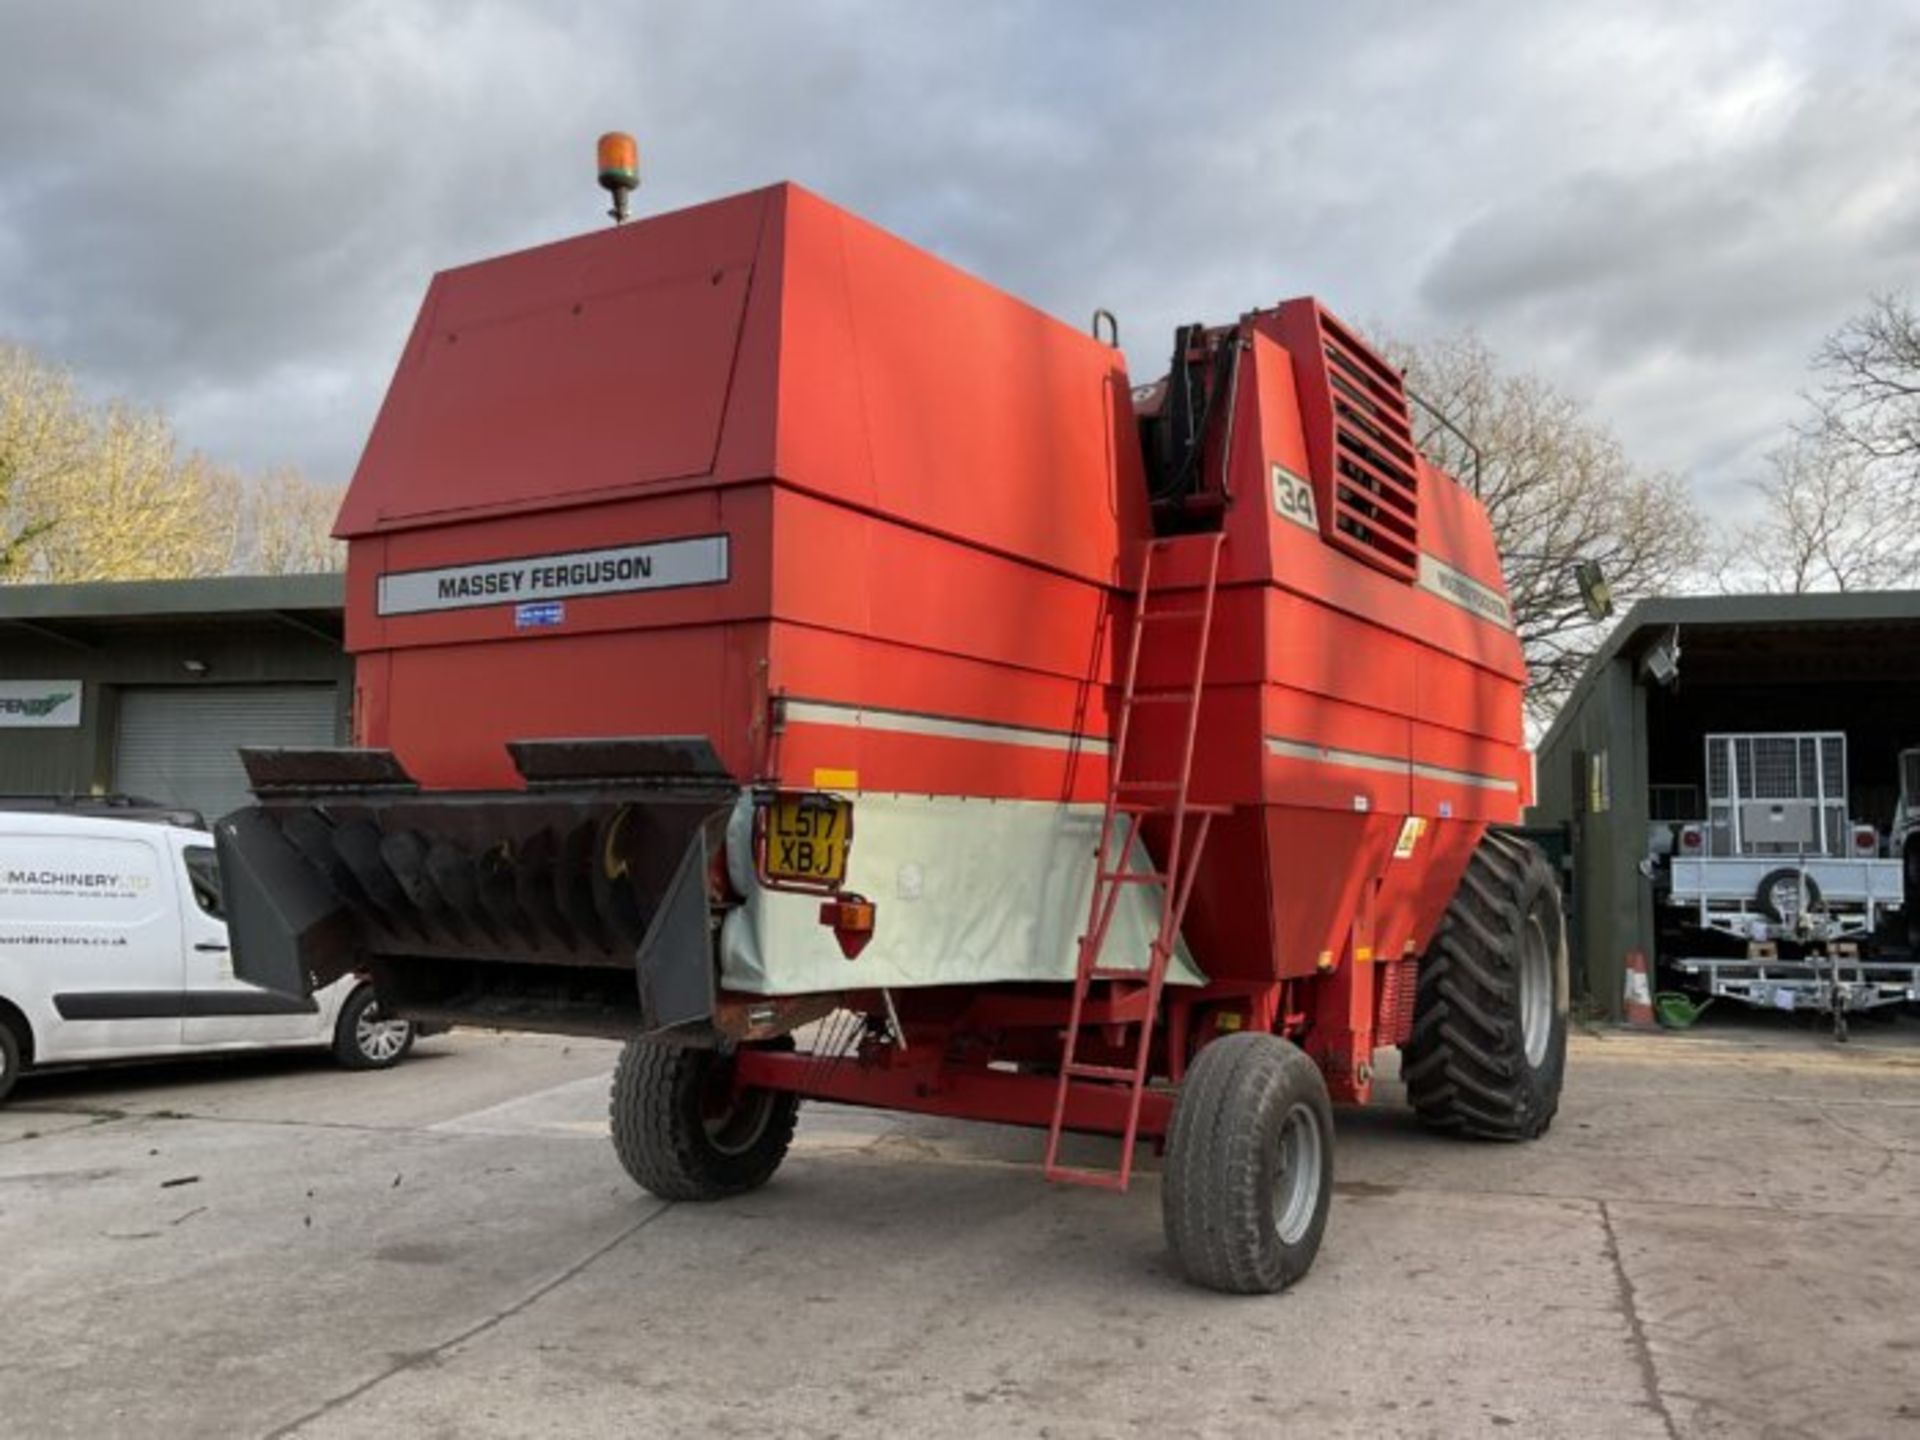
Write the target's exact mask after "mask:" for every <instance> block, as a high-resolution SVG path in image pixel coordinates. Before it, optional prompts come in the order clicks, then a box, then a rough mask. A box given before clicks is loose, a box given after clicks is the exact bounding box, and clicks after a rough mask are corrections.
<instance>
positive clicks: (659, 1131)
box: [609, 1035, 800, 1200]
mask: <svg viewBox="0 0 1920 1440" xmlns="http://www.w3.org/2000/svg"><path fill="white" fill-rule="evenodd" d="M792 1046H793V1041H792V1039H791V1038H786V1043H785V1046H784V1047H783V1048H786V1049H791V1048H792ZM609 1108H610V1112H611V1117H612V1121H613V1148H614V1151H615V1153H617V1154H618V1155H619V1156H620V1163H621V1164H622V1165H624V1166H625V1167H626V1169H627V1174H629V1175H631V1176H632V1177H633V1178H634V1179H635V1180H636V1181H638V1182H639V1183H640V1184H641V1185H643V1186H645V1187H646V1188H647V1189H648V1190H651V1191H652V1192H653V1193H654V1194H655V1195H658V1196H659V1197H660V1198H661V1199H662V1200H724V1199H725V1198H726V1197H727V1196H729V1195H739V1194H742V1193H744V1192H745V1191H748V1190H752V1189H754V1188H755V1187H757V1186H760V1185H764V1184H766V1182H767V1181H768V1179H769V1178H771V1177H772V1175H773V1172H774V1171H775V1170H778V1169H779V1168H780V1162H781V1161H782V1160H784V1159H785V1158H786V1155H787V1146H788V1145H789V1144H790V1143H791V1142H792V1140H793V1127H794V1122H795V1120H796V1119H797V1118H798V1116H799V1113H800V1097H799V1096H797V1095H791V1094H787V1093H785V1092H782V1091H776V1090H760V1089H750V1090H743V1091H740V1092H739V1093H737V1094H736V1093H735V1091H734V1087H733V1052H732V1051H730V1050H704V1049H693V1048H690V1047H686V1046H677V1045H667V1044H663V1043H661V1042H660V1041H658V1040H652V1039H649V1038H647V1037H646V1036H644V1035H642V1036H635V1037H634V1038H633V1039H631V1040H629V1041H628V1042H627V1048H626V1049H625V1050H623V1051H621V1052H620V1064H619V1065H618V1067H616V1068H615V1070H614V1072H613V1099H612V1102H611V1105H610V1107H609Z"/></svg>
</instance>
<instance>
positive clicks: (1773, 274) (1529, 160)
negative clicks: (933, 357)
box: [0, 0, 1920, 484]
mask: <svg viewBox="0 0 1920 1440" xmlns="http://www.w3.org/2000/svg"><path fill="white" fill-rule="evenodd" d="M1812 8H1819V7H1812ZM1808 9H1809V7H1804V6H1796V5H1791V4H1788V3H1786V0H1778V3H1775V0H1766V3H1762V4H1758V5H1752V4H1741V3H1735V0H1721V3H1718V4H1703V5H1701V6H1697V7H1691V8H1690V9H1689V10H1687V11H1686V12H1675V11H1674V10H1673V8H1672V7H1670V6H1662V5H1659V4H1655V3H1653V0H1626V3H1621V4H1618V5H1614V6H1610V7H1608V9H1607V11H1606V13H1605V16H1604V18H1603V19H1592V18H1587V19H1583V18H1581V17H1579V16H1576V15H1574V14H1572V13H1570V12H1565V11H1561V10H1559V9H1558V8H1557V7H1513V6H1508V5H1495V4H1491V3H1486V4H1480V3H1462V4H1457V5H1448V6H1445V7H1438V6H1434V7H1420V8H1418V9H1414V8H1410V7H1399V6H1389V5H1385V4H1376V3H1359V4H1355V5H1350V6H1343V7H1325V6H1311V5H1305V4H1294V5H1274V4H1268V3H1262V0H1227V3H1222V4H1219V5H1214V6H1207V7H1200V6H1187V7H1179V6H1165V5H1148V4H1103V5H1097V6H1096V5H1068V4H1049V3H1040V0H1028V3H976V4H971V5H968V6H965V7H958V6H953V7H948V6H934V5H905V4H892V3H861V0H835V3H818V4H810V5H804V6H802V5H779V6H775V5H754V4H746V3H709V4H703V5H699V6H685V5H678V4H675V5H668V4H649V5H643V6H639V7H626V6H621V7H615V6H590V5H586V4H544V5H539V6H533V5H512V4H505V3H493V4H486V3H482V4H454V3H432V0H386V3H376V0H353V3H344V4H329V5H326V6H316V5H310V4H301V3H291V0H287V3H279V4H271V3H262V4H244V5H243V4H233V3H215V0H207V3H189V0H174V3H169V4H167V5H164V6H161V5H143V4H136V3H131V0H129V3H125V4H113V5H109V4H103V3H85V4H75V3H68V4H61V5H52V4H42V5H37V4H21V5H14V6H9V7H6V8H5V9H0V334H5V335H8V336H12V337H16V338H19V339H23V340H26V341H28V342H29V343H31V344H34V345H36V346H39V347H41V348H43V349H45V350H48V351H50V352H51V353H53V354H55V355H57V356H58V357H60V358H61V359H63V360H65V361H66V362H68V363H70V364H72V365H73V366H75V367H76V368H77V369H78V370H79V371H80V372H81V374H82V375H83V377H84V378H85V379H86V380H87V382H88V383H89V384H90V385H91V386H93V387H95V388H96V389H99V390H101V391H112V392H120V393H126V394H129V395H131V396H132V397H134V398H136V399H140V400H143V401H146V402H149V403H153V404H157V405H161V406H163V407H164V408H166V409H167V410H169V411H170V412H171V413H172V414H174V415H175V417H176V418H177V420H178V422H179V425H180V428H181V431H182V433H183V434H184V435H185V436H186V438H187V439H188V440H189V442H191V443H193V444H195V445H197V446H200V447H202V448H204V449H206V450H208V451H209V452H211V453H214V454H216V455H218V456H221V457H223V458H231V459H234V460H237V461H240V462H242V463H246V464H249V465H265V464H270V463H276V462H293V463H298V464H301V465H303V466H305V467H306V468H308V469H309V470H310V471H312V472H313V473H315V474H318V475H321V476H325V477H328V478H337V477H344V475H345V474H346V473H347V471H348V470H349V469H350V467H351V465H352V462H353V460H354V458H355V456H356V454H357V452H358V449H359V446H360V444H361V442H362V440H363V439H364V436H365V433H366V429H367V427H368V425H369V424H370V423H371V419H372V415H373V412H374V409H375V407H376V406H377V404H378V401H379V397H380V395H381V393H382V390H383V389H384V386H385V382H386V378H387V375H388V372H389V371H390V369H391V365H392V362H393V359H394V356H395V355H396V353H397V352H398V349H399V347H400V344H401V342H402V340H403V339H404V336H405V333H406V328H407V326H408V324H409V323H410V321H411V318H412V314H413V310H414V307H415V306H416V304H417V303H418V298H419V295H420V292H421V290H422V289H423V287H424V285H425V282H426V279H427V277H428V275H429V274H430V273H431V272H432V271H434V270H436V269H441V268H445V267H446V266H449V265H453V264H459V263H463V262H465V261H468V260H471V259H475V258H478V257H480V256H484V255H486V254H490V253H495V252H497V251H499V250H502V249H507V248H513V247H517V246H521V245H527V244H534V243H539V242H542V241H545V240H549V239H553V238H556V237H558V236H561V235H565V234H569V233H574V232H577V231H579V230H583V229H586V228H589V227H591V226H594V225H596V224H599V223H602V222H601V220H600V217H599V211H600V209H601V204H600V199H599V196H598V194H597V192H596V191H595V190H594V189H593V186H592V181H591V171H590V146H591V142H592V137H593V136H594V135H595V134H596V133H598V131H600V130H602V129H606V128H611V127H614V126H619V127H622V128H630V129H633V130H634V131H636V132H637V133H638V134H639V136H640V140H641V145H642V151H643V162H642V163H643V169H644V170H645V172H646V181H645V184H644V185H643V189H642V192H641V196H640V204H641V208H642V209H643V210H662V209H669V208H673V207H675V206H678V205H682V204H689V203H693V202H696V201H699V200H702V199H706V198H710V197H712V196H715V195H720V194H725V193H729V192H731V191H735V190H739V189H743V188H746V187H748V186H752V185H758V184H764V183H767V182H769V181H773V180H778V179H782V178H793V179H797V180H800V181H801V182H803V183H806V184H808V185H810V186H812V187H813V188H815V189H817V190H819V191H821V192H822V193H823V194H825V195H827V196H828V197H829V198H832V199H835V200H838V201H840V202H841V203H843V204H846V205H849V206H850V207H851V208H853V209H856V210H858V211H860V212H861V213H863V214H865V215H867V216H869V217H870V218H872V219H873V220H875V221H876V222H878V223H880V224H883V225H886V226H888V227H889V228H892V229H895V230H898V231H900V232H901V233H903V234H905V235H906V236H907V237H908V238H910V239H912V240H914V241H916V242H918V243H920V244H923V245H926V246H928V247H930V248H932V249H934V250H936V251H938V252H939V253H941V254H943V255H945V256H946V257H948V258H949V259H952V260H954V261H955V262H957V263H959V264H962V265H964V266H966V267H967V268H969V269H971V270H973V271H975V272H976V273H978V274H981V275H983V276H984V277H986V278H988V279H990V280H992V281H993V282H995V283H997V284H1000V285H1002V286H1004V287H1006V288H1008V289H1010V290H1012V291H1014V292H1015V293H1017V294H1020V295H1022V296H1024V297H1026V298H1028V299H1030V300H1032V301H1034V302H1035V303H1036V304H1039V305H1041V306H1042V307H1043V308H1046V309H1048V310H1050V311H1052V312H1053V313H1055V314H1057V315H1060V316H1061V317H1062V318H1064V319H1066V320H1068V321H1070V322H1071V323H1075V324H1080V323H1083V322H1084V319H1085V317H1086V315H1087V314H1088V312H1089V311H1090V310H1091V309H1092V308H1093V307H1094V306H1095V305H1106V306H1110V307H1112V308H1114V309H1116V310H1118V311H1119V312H1120V314H1121V317H1122V322H1123V325H1124V338H1125V339H1126V341H1127V343H1128V347H1129V354H1130V357H1131V360H1132V363H1133V366H1134V368H1135V370H1136V372H1138V373H1140V374H1142V375H1144V374H1146V373H1149V372H1151V371H1154V370H1157V368H1158V367H1159V366H1160V364H1161V363H1162V362H1163V361H1164V358H1165V350H1166V348H1167V345H1168V343H1169V342H1170V339H1171V331H1172V327H1173V325H1174V324H1175V323H1177V322H1179V321H1182V320H1187V319H1196V318H1206V319H1218V318H1225V317H1228V316H1231V315H1233V314H1235V313H1238V312H1239V311H1240V310H1243V309H1245V308H1247V307H1248V306H1250V305H1253V304H1257V303H1264V302H1268V301H1272V300H1275V299H1278V298H1281V297H1282V296H1285V295H1289V294H1296V293H1301V292H1303V291H1313V292H1317V293H1320V294H1321V295H1322V296H1323V297H1324V298H1326V299H1328V300H1329V301H1330V302H1331V303H1333V304H1334V305H1335V306H1336V307H1337V308H1339V309H1341V310H1343V311H1344V312H1346V313H1348V314H1353V315H1362V316H1368V317H1378V318H1379V320H1380V321H1381V322H1382V323H1384V324H1385V325H1387V326H1389V327H1392V328H1394V329H1396V330H1399V331H1402V332H1403V333H1409V334H1416V335H1417V334H1419V333H1422V332H1424V331H1431V330H1434V329H1438V328H1443V327H1453V326H1457V325H1460V324H1468V323H1470V324H1474V325H1476V326H1478V327H1479V328H1480V329H1482V330H1483V331H1484V332H1485V333H1486V334H1487V335H1488V337H1489V339H1490V340H1492V341H1493V342H1494V343H1495V344H1496V346H1497V347H1498V348H1499V349H1500V350H1501V351H1502V353H1503V354H1504V355H1505V356H1506V357H1507V358H1508V359H1509V360H1510V361H1511V362H1512V363H1514V364H1516V365H1521V366H1529V367H1536V368H1541V369H1543V370H1545V371H1547V372H1548V373H1549V374H1550V375H1552V377H1553V378H1555V379H1556V380H1558V381H1559V382H1560V383H1562V384H1564V385H1566V386H1568V388H1570V389H1573V390H1574V391H1575V392H1576V393H1578V394H1581V395H1583V396H1587V397H1589V398H1591V399H1592V400H1593V401H1594V403H1596V404H1597V405H1599V406H1600V407H1601V408H1602V410H1603V411H1604V412H1605V413H1606V414H1608V415H1609V416H1610V417H1611V418H1612V419H1613V420H1614V421H1615V422H1616V423H1617V424H1618V426H1619V428H1620V429H1621V431H1622V433H1623V435H1624V436H1625V437H1626V439H1627V441H1628V443H1629V445H1630V446H1631V447H1633V448H1634V450H1635V451H1636V453H1642V454H1645V455H1647V456H1649V457H1650V458H1651V459H1653V460H1654V461H1655V462H1657V463H1660V464H1663V465H1671V466H1674V467H1676V468H1683V469H1688V470H1691V471H1694V472H1696V473H1698V474H1700V475H1701V476H1702V477H1703V479H1705V480H1706V481H1707V483H1710V484H1716V483H1724V480H1725V477H1726V476H1728V475H1731V474H1733V473H1735V472H1736V471H1737V470H1738V469H1739V467H1740V465H1741V464H1742V463H1743V462H1744V457H1747V456H1750V455H1751V454H1753V453H1755V451H1756V447H1762V448H1763V442H1764V439H1765V437H1766V435H1768V434H1770V433H1774V431H1775V430H1776V428H1777V426H1778V425H1779V424H1781V423H1782V418H1783V417H1784V416H1786V415H1787V414H1789V413H1790V411H1791V408H1792V404H1793V395H1794V390H1795V389H1796V387H1797V386H1798V384H1799V383H1800V382H1801V379H1802V377H1803V366H1804V358H1805V355H1806V352H1807V350H1808V349H1809V348H1810V347H1811V345H1812V344H1813V343H1814V342H1815V341H1817V339H1818V337H1819V335H1820V333H1822V332H1823V331H1824V330H1825V329H1826V328H1827V327H1829V326H1830V325H1831V324H1833V323H1836V322H1837V321H1838V320H1839V319H1840V318H1842V317H1843V316H1844V315H1845V313H1846V311H1847V310H1848V309H1849V308H1850V307H1851V305H1852V304H1854V303H1856V302H1857V300H1858V299H1859V298H1860V297H1861V296H1864V294H1865V293H1866V292H1867V291H1868V290H1869V289H1870V288H1873V286H1874V285H1876V284H1886V283H1892V282H1893V281H1896V280H1898V279H1899V278H1900V277H1901V276H1903V275H1910V274H1911V272H1912V269H1913V261H1914V259H1915V256H1916V242H1917V241H1920V212H1917V211H1916V210H1915V208H1914V202H1913V198H1912V197H1914V196H1915V195H1920V185H1915V184H1913V183H1911V182H1912V181H1913V179H1914V178H1915V177H1914V175H1913V173H1912V166H1913V164H1914V160H1913V159H1912V152H1913V147H1912V146H1911V145H1909V144H1906V143H1905V142H1904V139H1902V140H1900V141H1894V140H1893V137H1896V136H1907V135H1911V134H1913V133H1914V120H1915V118H1916V115H1915V112H1914V108H1913V105H1914V102H1913V101H1912V100H1911V99H1909V98H1908V97H1907V91H1908V88H1909V87H1907V86H1906V85H1905V78H1904V77H1905V75H1906V74H1907V73H1910V71H1911V69H1912V63H1911V60H1912V57H1911V55H1908V57H1907V58H1906V59H1905V60H1902V58H1901V47H1903V46H1906V47H1911V46H1913V44H1914V39H1913V24H1912V22H1911V20H1910V19H1909V18H1908V17H1907V16H1906V15H1905V14H1904V13H1903V10H1902V7H1900V6H1898V5H1895V4H1888V5H1885V6H1876V5H1871V4H1861V5H1856V6H1851V7H1845V9H1844V13H1843V14H1840V15H1839V16H1838V17H1837V18H1835V17H1831V16H1829V15H1827V14H1825V13H1823V14H1821V15H1813V16H1810V15H1809V14H1808V13H1807V11H1808ZM1755 77H1759V79H1760V80H1765V81H1767V84H1766V85H1757V81H1756V80H1755ZM1756 86H1757V88H1756ZM1769 86H1771V89H1769V88H1768V87H1769ZM1749 90H1753V92H1754V94H1755V96H1756V97H1757V98H1756V99H1755V101H1754V105H1753V112H1754V113H1753V114H1752V115H1746V114H1744V113H1743V111H1742V109H1741V106H1742V104H1743V103H1744V102H1743V100H1742V98H1741V97H1742V96H1744V95H1746V94H1747V92H1748V91H1749ZM1782 95H1785V96H1787V97H1788V98H1787V99H1784V100H1783V99H1781V98H1780V97H1781V96H1782ZM1716 97H1718V98H1716ZM1716 104H1718V105H1720V106H1721V107H1722V109H1724V111H1725V112H1726V113H1724V114H1722V113H1721V111H1720V110H1716V109H1714V108H1713V107H1714V105H1716ZM1783 106H1787V107H1790V108H1791V111H1792V116H1793V121H1792V123H1791V124H1783V123H1782V122H1781V121H1780V118H1779V117H1780V114H1781V113H1782V107H1783ZM1716 126H1719V127H1723V128H1722V130H1721V131H1719V132H1716V130H1715V127H1716ZM1901 127H1904V129H1903V128H1901ZM1903 186H1904V190H1903V189H1902V187H1903ZM1874 187H1880V188H1882V189H1884V190H1885V192H1886V198H1885V199H1884V200H1882V201H1881V202H1879V208H1878V209H1874V210H1873V211H1872V213H1870V214H1869V213H1866V212H1865V211H1864V210H1863V211H1862V212H1861V213H1859V214H1854V213H1852V212H1849V211H1848V210H1847V208H1846V207H1847V205H1848V203H1849V202H1850V200H1851V201H1852V202H1853V203H1854V204H1855V206H1856V208H1858V207H1859V205H1860V204H1861V202H1860V201H1859V200H1858V197H1859V196H1860V195H1862V194H1863V193H1865V192H1867V191H1869V190H1873V189H1874Z"/></svg>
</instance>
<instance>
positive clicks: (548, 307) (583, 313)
mask: <svg viewBox="0 0 1920 1440" xmlns="http://www.w3.org/2000/svg"><path fill="white" fill-rule="evenodd" d="M775 193H777V192H772V191H759V192H756V193H753V194H748V195H739V196H734V197H732V198H730V199H726V200H720V201H716V202H714V203H713V204H710V205H701V206H698V207H696V208H694V209H691V210H683V211H679V212H677V213H675V214H671V215H662V216H659V217H657V218H654V219H650V220H646V221H643V222H639V223H635V224H632V225H628V226H624V227H622V228H620V229H617V230H607V231H603V232H600V233H597V234H593V235H588V236H583V237H580V238H577V239H572V240H566V241H562V242H560V243H558V244H554V245H546V246H542V247H540V248H539V249H536V250H529V251H525V252H522V253H521V254H518V255H515V256H511V257H508V258H507V259H505V260H504V261H502V260H493V261H485V262H482V263H480V264H476V265H468V266H464V267H462V268H460V269H456V270H449V271H446V272H444V273H442V274H441V275H439V276H437V277H435V279H434V281H433V285H432V287H431V289H430V290H429V291H428V293H427V298H426V302H425V303H424V304H423V305H422V307H421V310H420V316H419V319H418V321H417V322H416V323H415V325H414V329H413V334H412V336H411V337H410V338H409V339H408V341H407V348H406V352H405V353H404V355H403V356H402V357H401V360H400V364H399V366H398V368H397V372H396V374H395V377H394V383H393V387H392V389H391V391H390V392H389V393H388V396H387V400H386V403H385V405H384V406H382V408H381V411H380V416H379V419H378V421H377V422H376V423H375V425H374V428H373V434H372V436H371V437H370V438H369V440H368V442H367V448H366V452H365V454H364V456H363V457H362V459H361V462H360V467H359V469H358V471H356V473H355V475H354V479H353V485H352V488H351V490H350V492H349V495H348V499H347V503H346V506H345V508H344V509H343V510H342V511H341V514H340V522H339V527H338V530H337V533H338V534H340V535H341V536H343V537H346V538H352V537H354V536H359V535H367V534H371V533H374V532H378V531H382V530H389V529H395V528H401V527H407V526H417V525H420V524H423V523H428V522H431V521H433V520H435V519H438V518H443V517H449V516H452V515H455V514H473V513H487V512H496V511H502V510H513V509H521V508H526V507H528V506H532V505H540V506H550V505H553V504H556V503H564V502H566V501H570V500H571V501H579V500H585V499H590V498H592V497H594V496H597V495H604V494H607V493H609V492H613V491H617V490H620V489H623V488H626V487H631V486H636V485H644V484H648V483H653V482H659V481H664V480H673V479H677V478H683V477H688V476H695V475H705V474H707V473H709V472H710V471H711V470H712V469H713V468H714V460H715V455H716V452H717V449H718V446H719V440H720V431H721V424H722V420H723V418H724V416H725V413H726V405H727V394H728V388H729V382H730V380H731V379H732V372H733V367H734V359H735V355H736V354H737V352H738V350H739V345H740V328H741V321H742V317H743V315H744V313H745V309H746V299H747V292H748V288H749V286H750V284H751V282H752V280H753V277H754V273H755V264H756V257H757V254H758V251H759V247H760V241H761V235H762V231H763V229H764V227H765V225H766V222H767V215H768V210H769V206H770V202H771V199H772V197H773V195H774V194H775Z"/></svg>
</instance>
